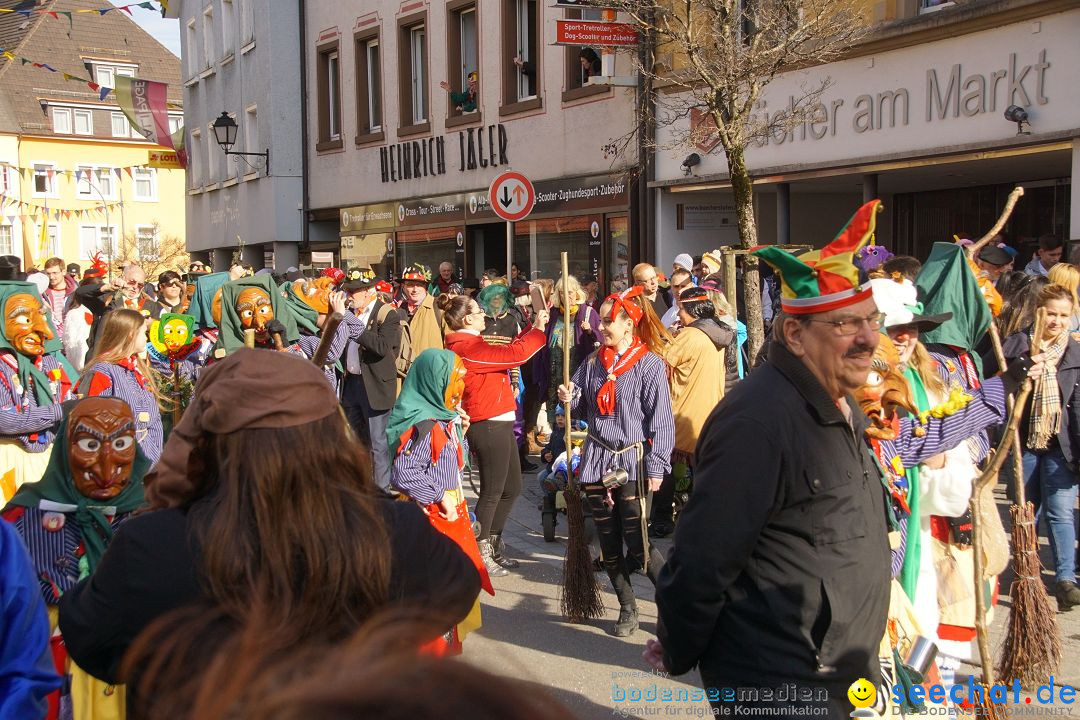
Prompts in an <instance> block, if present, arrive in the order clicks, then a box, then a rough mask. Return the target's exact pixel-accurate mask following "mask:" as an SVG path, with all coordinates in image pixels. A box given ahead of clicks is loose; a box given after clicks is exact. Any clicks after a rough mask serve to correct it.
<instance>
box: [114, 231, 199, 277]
mask: <svg viewBox="0 0 1080 720" xmlns="http://www.w3.org/2000/svg"><path fill="white" fill-rule="evenodd" d="M153 228H154V238H155V240H154V241H153V242H152V243H149V242H144V243H143V244H142V245H140V243H139V240H138V238H137V237H136V236H135V234H134V233H127V234H126V235H125V236H124V240H123V242H121V243H120V248H119V251H120V252H119V253H118V254H117V255H116V257H114V258H113V265H114V267H122V266H123V265H125V264H126V263H129V262H137V263H138V264H139V266H140V267H142V269H143V270H144V271H145V272H146V278H147V280H149V281H153V282H157V277H158V275H160V274H161V273H163V272H165V271H166V270H176V271H178V272H180V273H184V272H186V271H187V267H188V263H190V262H191V257H190V256H189V255H188V252H187V248H186V247H185V246H184V239H183V238H181V237H178V236H176V235H162V234H161V232H160V226H159V225H158V223H157V222H156V221H155V222H154V223H153Z"/></svg>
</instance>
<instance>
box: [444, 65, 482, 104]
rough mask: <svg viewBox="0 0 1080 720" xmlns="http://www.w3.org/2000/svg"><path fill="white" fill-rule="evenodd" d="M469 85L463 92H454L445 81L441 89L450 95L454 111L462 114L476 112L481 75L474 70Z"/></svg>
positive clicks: (469, 77) (470, 75)
mask: <svg viewBox="0 0 1080 720" xmlns="http://www.w3.org/2000/svg"><path fill="white" fill-rule="evenodd" d="M468 81H469V83H468V85H467V86H466V87H465V90H464V91H463V92H454V91H453V90H451V89H450V83H448V82H446V81H445V80H443V81H442V82H441V83H439V87H441V88H442V89H443V90H446V91H447V92H448V93H450V102H451V103H453V105H454V109H456V110H458V111H460V112H467V113H471V112H476V101H477V93H478V91H479V88H480V74H479V73H478V72H476V71H475V70H473V71H472V72H471V73H469V76H468Z"/></svg>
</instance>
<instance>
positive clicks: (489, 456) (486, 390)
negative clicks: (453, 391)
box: [438, 295, 548, 577]
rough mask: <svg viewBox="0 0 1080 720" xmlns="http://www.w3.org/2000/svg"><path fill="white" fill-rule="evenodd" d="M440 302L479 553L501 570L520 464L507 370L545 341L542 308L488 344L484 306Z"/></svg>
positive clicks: (512, 564)
mask: <svg viewBox="0 0 1080 720" xmlns="http://www.w3.org/2000/svg"><path fill="white" fill-rule="evenodd" d="M438 304H439V308H440V309H441V310H442V313H443V319H444V320H445V321H446V325H447V327H448V328H449V329H450V333H449V334H447V336H446V348H447V349H448V350H453V351H454V352H455V353H456V354H457V355H458V357H460V358H461V359H462V361H464V363H465V393H464V395H463V396H462V401H461V406H462V408H463V410H464V411H465V414H466V415H467V416H468V417H469V419H470V421H471V424H470V425H469V432H468V435H467V437H468V440H469V447H470V448H472V450H473V452H475V453H476V457H477V458H478V459H479V461H480V498H479V499H478V500H477V501H476V519H477V521H478V522H479V523H480V537H479V539H478V541H479V542H478V544H479V546H480V556H481V557H482V558H483V559H484V565H485V566H486V567H487V571H488V574H489V575H493V576H496V577H500V576H503V575H506V571H507V569H510V570H512V569H514V568H516V567H517V566H518V562H517V561H516V560H513V559H511V558H508V557H506V556H505V555H504V553H503V543H502V532H503V527H504V526H505V525H506V518H508V517H509V516H510V508H511V507H512V506H513V504H514V500H516V499H517V496H518V495H520V494H521V464H520V459H519V458H518V449H517V440H516V439H515V438H514V419H515V417H516V411H517V403H516V400H515V398H514V390H513V388H511V386H510V375H509V372H510V370H511V369H512V368H516V367H520V366H521V365H522V364H523V363H525V362H526V361H527V360H528V359H529V358H531V357H532V356H533V355H535V354H536V353H537V352H539V351H540V348H542V347H543V346H544V342H545V336H544V328H545V327H546V325H547V321H548V313H547V311H540V312H538V313H537V314H536V317H535V318H534V319H533V325H532V327H531V328H530V329H529V330H527V331H526V332H524V333H522V334H521V335H519V336H518V337H517V338H515V339H514V340H513V341H511V342H510V343H509V344H507V345H489V344H488V343H487V342H486V341H485V340H484V338H483V337H481V335H480V333H482V332H483V331H484V328H485V327H486V322H485V316H484V311H483V310H482V309H481V308H480V305H478V304H477V302H476V301H475V300H473V299H472V298H470V297H467V296H464V295H458V296H456V297H448V296H445V295H440V296H439V300H438Z"/></svg>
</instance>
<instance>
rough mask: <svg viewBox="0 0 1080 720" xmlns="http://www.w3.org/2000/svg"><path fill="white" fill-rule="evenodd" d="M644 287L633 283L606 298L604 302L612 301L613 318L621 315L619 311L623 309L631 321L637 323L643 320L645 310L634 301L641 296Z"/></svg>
mask: <svg viewBox="0 0 1080 720" xmlns="http://www.w3.org/2000/svg"><path fill="white" fill-rule="evenodd" d="M641 293H642V288H641V286H640V285H631V286H630V287H628V288H627V289H625V290H623V291H622V292H621V293H612V294H610V295H608V296H607V298H605V300H604V302H605V303H606V302H610V303H611V315H610V317H611V319H612V320H614V319H615V318H617V317H618V316H619V311H620V310H622V311H623V312H625V313H626V315H627V317H629V318H630V321H631V322H632V323H634V325H637V324H638V323H639V322H641V318H642V316H643V315H644V314H645V311H644V310H642V309H641V306H640V305H638V304H637V303H636V302H634V301H633V300H634V298H636V297H641Z"/></svg>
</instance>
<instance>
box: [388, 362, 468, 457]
mask: <svg viewBox="0 0 1080 720" xmlns="http://www.w3.org/2000/svg"><path fill="white" fill-rule="evenodd" d="M456 361H457V355H455V354H454V353H453V352H452V351H450V350H436V349H435V348H428V349H427V350H425V351H424V352H422V353H420V354H419V355H418V356H417V357H416V360H414V361H413V364H412V366H411V367H410V368H409V374H408V376H407V377H406V378H405V382H403V383H402V384H401V394H400V395H398V399H397V403H395V404H394V409H393V410H391V411H390V420H389V422H388V424H387V426H386V440H387V443H388V445H389V448H390V461H391V462H393V460H394V458H395V457H397V451H398V445H399V444H400V443H401V436H402V435H403V434H405V432H406V431H407V430H408V429H409V428H411V427H413V426H414V425H416V424H417V423H418V422H422V421H424V420H453V419H454V418H455V417H457V413H456V412H454V411H453V410H450V409H449V408H447V407H446V386H447V385H449V384H450V373H451V372H452V371H453V369H454V363H455V362H456Z"/></svg>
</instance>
